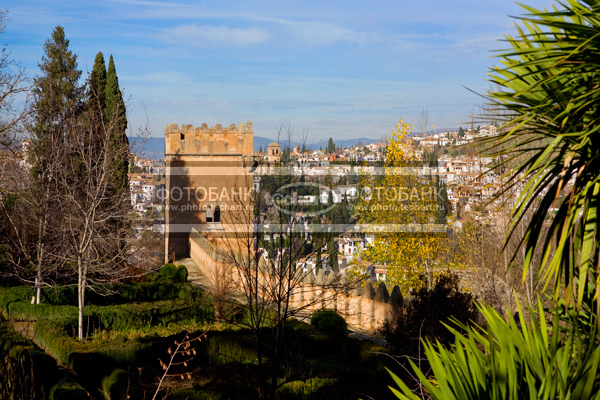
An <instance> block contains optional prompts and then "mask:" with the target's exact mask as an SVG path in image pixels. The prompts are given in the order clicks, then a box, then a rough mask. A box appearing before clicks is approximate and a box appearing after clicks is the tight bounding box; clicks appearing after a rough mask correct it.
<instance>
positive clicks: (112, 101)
mask: <svg viewBox="0 0 600 400" xmlns="http://www.w3.org/2000/svg"><path fill="white" fill-rule="evenodd" d="M104 96H105V99H106V100H105V101H106V104H105V108H104V115H105V117H106V119H107V122H108V123H109V125H113V126H114V130H113V131H114V135H113V146H116V147H121V146H123V148H125V147H129V139H127V111H126V109H125V102H124V101H123V94H122V93H121V89H120V88H119V78H118V77H117V70H116V69H115V63H114V60H113V56H112V54H111V55H110V60H109V62H108V71H107V72H106V88H105V92H104ZM114 162H115V163H117V164H118V168H117V173H116V174H115V185H114V188H115V190H116V191H117V192H120V191H122V190H126V189H127V187H128V185H129V180H128V177H127V170H128V159H127V157H122V158H120V159H117V160H114Z"/></svg>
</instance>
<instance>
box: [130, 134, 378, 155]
mask: <svg viewBox="0 0 600 400" xmlns="http://www.w3.org/2000/svg"><path fill="white" fill-rule="evenodd" d="M327 140H328V139H325V140H322V141H321V142H319V141H318V140H311V141H309V142H308V143H306V148H307V149H309V150H316V149H318V148H319V147H321V146H322V147H323V148H325V146H327ZM333 141H334V143H335V145H336V146H341V147H352V146H355V145H356V144H357V143H358V142H361V143H362V144H363V145H367V144H369V143H376V142H377V140H375V139H369V138H357V139H344V140H336V139H335V138H334V139H333ZM273 142H276V140H275V139H271V138H266V137H262V136H254V151H258V150H259V149H260V147H261V146H262V148H263V150H264V149H266V148H267V146H268V145H270V144H271V143H273ZM129 143H131V145H132V150H133V151H134V152H135V154H137V155H138V156H140V157H144V158H149V159H152V160H158V159H161V158H164V157H165V139H164V138H162V137H160V138H157V137H150V138H145V139H142V138H135V137H130V138H129ZM278 143H279V145H281V147H284V146H286V145H287V144H288V143H287V141H285V142H284V141H283V140H282V141H280V142H278ZM289 144H290V147H292V148H293V147H294V146H298V147H302V144H301V143H300V142H297V141H293V140H292V141H290V143H289Z"/></svg>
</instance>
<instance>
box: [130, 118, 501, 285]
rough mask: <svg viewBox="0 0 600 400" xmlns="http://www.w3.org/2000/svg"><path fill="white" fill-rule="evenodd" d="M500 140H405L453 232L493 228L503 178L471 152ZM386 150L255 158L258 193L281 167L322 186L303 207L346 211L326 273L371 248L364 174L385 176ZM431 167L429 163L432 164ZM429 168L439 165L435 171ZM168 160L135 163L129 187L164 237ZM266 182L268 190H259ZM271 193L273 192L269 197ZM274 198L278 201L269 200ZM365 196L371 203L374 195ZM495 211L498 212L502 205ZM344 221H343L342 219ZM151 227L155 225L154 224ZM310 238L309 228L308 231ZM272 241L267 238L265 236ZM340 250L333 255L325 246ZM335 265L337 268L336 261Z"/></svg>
mask: <svg viewBox="0 0 600 400" xmlns="http://www.w3.org/2000/svg"><path fill="white" fill-rule="evenodd" d="M494 134H496V128H495V127H494V126H493V125H482V126H479V127H477V128H476V129H474V128H469V129H465V130H463V128H462V127H461V128H460V129H459V130H456V131H445V132H441V133H435V134H425V135H413V136H412V137H407V138H404V139H403V145H404V147H405V149H406V151H407V156H409V157H410V158H412V159H415V160H420V161H421V162H422V163H423V164H422V165H423V166H425V165H427V167H423V168H426V169H427V171H428V173H429V174H433V175H435V176H436V177H437V180H438V182H439V184H441V185H443V187H444V191H445V195H446V196H447V200H446V201H447V202H448V212H447V223H448V224H449V227H450V228H449V229H454V230H456V229H461V227H462V223H463V221H464V220H481V223H488V224H490V223H493V218H492V219H490V216H489V215H488V213H487V212H486V210H487V207H485V205H486V204H488V203H489V202H490V201H491V200H492V199H493V198H494V195H495V194H496V193H498V191H499V190H500V188H501V184H502V182H501V180H500V177H499V175H498V173H497V171H496V170H495V169H494V168H492V166H493V165H494V159H492V158H490V157H482V156H477V155H473V153H474V152H472V151H470V150H469V149H470V145H471V144H472V143H473V141H474V140H476V139H478V138H484V137H487V136H491V135H494ZM387 147H388V143H377V142H375V143H369V144H363V143H361V142H358V143H357V144H356V145H354V146H352V147H344V148H340V147H336V146H335V142H334V140H333V139H332V138H331V139H330V142H329V144H328V146H327V148H325V149H322V148H321V149H314V150H309V149H306V148H305V149H304V151H302V150H301V148H300V146H294V147H293V148H289V147H287V146H285V147H283V148H282V146H281V145H280V144H279V143H277V142H272V143H271V144H270V145H268V146H266V148H265V149H262V147H261V148H260V149H259V150H258V151H254V157H255V158H256V159H258V160H260V163H259V164H260V166H259V168H257V170H256V171H255V172H254V175H255V178H254V190H255V192H259V191H260V190H262V189H264V187H263V186H264V184H263V183H264V182H266V181H265V179H266V178H265V177H266V176H270V175H271V176H272V175H274V174H277V173H278V172H277V171H278V169H277V166H282V165H286V167H287V168H289V171H290V172H291V174H292V175H294V176H295V177H296V179H298V180H304V179H306V180H307V181H311V180H312V182H319V183H320V184H319V189H318V192H313V193H297V198H296V201H297V203H298V204H300V205H303V206H306V205H312V204H317V203H318V204H328V203H330V204H333V205H334V206H338V205H339V206H342V203H343V205H344V208H347V209H348V216H347V217H345V218H342V217H339V218H338V219H337V220H333V221H331V220H330V221H328V222H334V223H338V224H340V223H341V224H343V225H340V227H341V228H339V229H338V232H336V235H335V238H334V242H333V243H331V242H330V243H323V247H322V251H323V253H322V255H321V256H320V262H321V263H322V264H323V268H322V269H323V272H324V273H325V274H328V273H329V272H330V271H332V269H333V268H334V266H335V268H336V269H339V271H341V272H342V273H343V272H344V271H346V269H347V268H348V267H350V266H351V265H354V264H356V262H357V259H359V260H360V253H361V252H362V251H363V250H364V249H365V248H367V246H368V245H369V244H373V241H374V236H375V235H374V234H372V233H365V232H361V231H357V230H356V229H358V227H357V226H356V224H357V223H358V219H357V217H356V213H355V212H354V211H353V207H354V206H355V205H356V204H357V202H358V201H359V199H358V198H359V197H360V196H361V193H360V179H361V174H362V175H365V174H370V175H376V174H377V173H378V172H377V171H384V166H385V162H386V150H387ZM432 156H433V157H434V159H433V160H432V159H427V161H429V163H425V162H424V161H425V160H426V158H427V157H430V158H431V157H432ZM431 161H434V163H433V164H431ZM166 173H167V171H166V166H165V160H164V159H163V160H150V159H144V158H140V157H134V159H132V162H131V165H130V174H129V187H130V193H131V206H132V209H133V211H134V212H135V213H137V214H138V217H139V220H138V221H139V224H138V232H140V233H141V232H143V231H153V232H154V233H155V234H158V235H162V234H163V233H164V232H165V227H164V224H165V194H164V191H165V176H166ZM261 182H263V183H261ZM271 191H273V190H271ZM271 194H272V193H271ZM362 195H363V196H365V197H366V198H367V199H368V198H369V197H370V194H369V191H368V189H367V190H366V191H363V193H362ZM496 205H497V204H496ZM339 215H341V213H340V214H339ZM150 221H151V223H150ZM298 221H299V222H300V223H302V224H305V225H306V226H308V225H309V224H310V223H311V221H312V223H314V221H315V219H314V217H310V216H307V215H303V214H299V216H298ZM306 229H307V230H309V229H308V228H306ZM267 237H268V235H267ZM328 245H329V246H332V245H333V246H335V252H332V251H331V249H328V248H327V246H328ZM311 257H312V259H311V258H309V259H300V260H298V261H297V263H298V265H302V268H304V269H310V266H311V265H312V266H313V272H314V273H315V274H316V273H317V270H318V268H314V267H315V266H316V265H317V263H318V261H317V260H316V256H315V255H314V254H313V255H312V256H311ZM332 257H336V258H337V260H335V261H333V260H332V259H331V258H332ZM364 267H365V268H367V269H368V270H369V271H370V274H371V276H372V278H373V279H375V280H377V281H385V279H386V274H387V266H386V265H378V264H373V263H370V262H366V261H365V262H364Z"/></svg>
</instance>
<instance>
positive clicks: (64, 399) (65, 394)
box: [49, 377, 90, 400]
mask: <svg viewBox="0 0 600 400" xmlns="http://www.w3.org/2000/svg"><path fill="white" fill-rule="evenodd" d="M89 399H90V397H89V396H88V394H87V391H86V390H85V389H84V388H83V387H82V386H81V385H80V384H79V383H77V382H76V381H74V380H73V379H72V378H68V377H67V378H63V379H62V380H61V381H60V382H58V383H57V384H56V385H54V386H52V388H51V389H50V396H49V400H89Z"/></svg>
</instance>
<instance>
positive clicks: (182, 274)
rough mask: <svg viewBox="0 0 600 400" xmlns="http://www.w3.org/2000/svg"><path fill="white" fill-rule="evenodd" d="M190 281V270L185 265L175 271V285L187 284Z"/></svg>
mask: <svg viewBox="0 0 600 400" xmlns="http://www.w3.org/2000/svg"><path fill="white" fill-rule="evenodd" d="M187 280H188V270H187V268H186V266H185V265H180V266H179V267H177V271H175V275H174V276H173V282H175V283H186V282H187Z"/></svg>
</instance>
